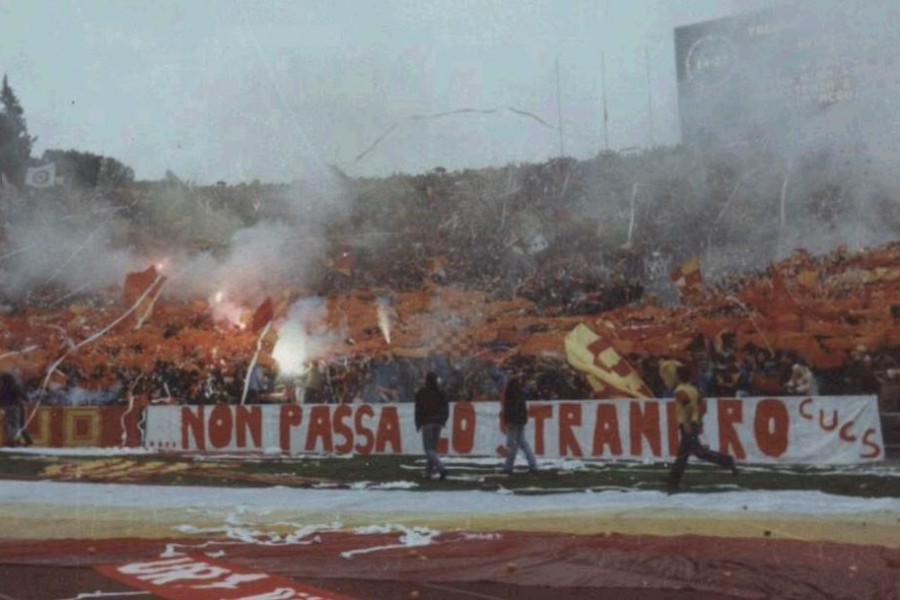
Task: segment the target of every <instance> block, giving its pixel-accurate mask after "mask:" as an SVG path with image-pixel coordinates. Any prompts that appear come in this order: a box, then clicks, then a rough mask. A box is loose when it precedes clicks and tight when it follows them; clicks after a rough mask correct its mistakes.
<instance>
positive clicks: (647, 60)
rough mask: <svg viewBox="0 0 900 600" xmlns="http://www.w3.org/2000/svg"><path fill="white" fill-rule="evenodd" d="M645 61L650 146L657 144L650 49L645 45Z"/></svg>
mask: <svg viewBox="0 0 900 600" xmlns="http://www.w3.org/2000/svg"><path fill="white" fill-rule="evenodd" d="M644 62H645V63H646V66H647V120H648V125H649V127H650V148H654V147H655V146H656V139H655V136H654V135H653V85H652V84H651V83H650V49H649V48H647V47H646V46H644Z"/></svg>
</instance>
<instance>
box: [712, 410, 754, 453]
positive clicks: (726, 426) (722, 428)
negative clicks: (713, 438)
mask: <svg viewBox="0 0 900 600" xmlns="http://www.w3.org/2000/svg"><path fill="white" fill-rule="evenodd" d="M716 407H717V409H718V413H719V451H720V452H724V453H725V454H731V455H732V456H734V457H735V458H736V459H738V460H743V459H745V458H747V453H746V452H745V451H744V445H743V444H741V438H740V436H739V435H738V432H737V429H736V428H735V426H734V425H735V423H743V422H744V404H743V403H742V402H741V401H740V400H730V399H729V400H725V399H719V401H718V403H716Z"/></svg>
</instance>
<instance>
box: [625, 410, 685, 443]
mask: <svg viewBox="0 0 900 600" xmlns="http://www.w3.org/2000/svg"><path fill="white" fill-rule="evenodd" d="M628 410H629V414H628V416H629V418H628V422H629V425H630V427H629V429H630V432H629V433H630V437H631V455H632V456H642V455H643V453H644V444H643V441H644V439H645V438H646V440H647V442H648V443H649V444H650V451H651V452H652V453H653V456H659V455H660V452H661V451H662V450H661V448H662V441H661V440H660V432H659V402H653V401H649V400H645V401H644V402H638V401H633V402H630V403H629V407H628ZM676 452H677V449H676Z"/></svg>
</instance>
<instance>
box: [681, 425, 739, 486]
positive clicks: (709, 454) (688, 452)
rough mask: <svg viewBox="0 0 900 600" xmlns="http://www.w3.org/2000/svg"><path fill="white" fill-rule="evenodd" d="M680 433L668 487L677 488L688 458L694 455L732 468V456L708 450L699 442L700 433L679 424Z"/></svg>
mask: <svg viewBox="0 0 900 600" xmlns="http://www.w3.org/2000/svg"><path fill="white" fill-rule="evenodd" d="M678 430H679V433H680V435H681V442H680V443H679V445H678V457H677V458H676V459H675V464H673V465H672V470H671V471H670V472H669V488H677V487H678V484H679V483H681V476H682V475H684V469H685V467H687V463H688V458H690V457H691V456H696V457H697V458H699V459H700V460H704V461H706V462H711V463H715V464H717V465H719V466H720V467H725V468H726V469H734V457H733V456H731V455H729V454H725V453H724V452H716V451H715V450H710V449H709V447H707V446H704V445H703V444H701V443H700V433H699V432H698V431H695V430H694V429H693V428H691V427H690V426H684V425H681V426H679V428H678Z"/></svg>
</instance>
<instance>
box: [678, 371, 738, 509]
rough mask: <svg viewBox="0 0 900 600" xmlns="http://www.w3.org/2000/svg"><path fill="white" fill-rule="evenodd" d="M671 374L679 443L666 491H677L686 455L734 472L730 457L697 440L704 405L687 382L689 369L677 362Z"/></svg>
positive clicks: (692, 386) (734, 467) (689, 373)
mask: <svg viewBox="0 0 900 600" xmlns="http://www.w3.org/2000/svg"><path fill="white" fill-rule="evenodd" d="M675 374H676V385H675V414H676V416H677V418H678V432H679V434H680V436H681V442H680V443H679V445H678V457H677V458H676V459H675V463H674V464H673V465H672V470H671V471H670V472H669V493H670V494H672V493H675V492H677V491H678V486H679V484H680V483H681V476H682V475H683V474H684V469H685V467H686V466H687V462H688V458H690V457H691V456H692V455H693V456H696V457H697V458H699V459H700V460H705V461H707V462H711V463H715V464H717V465H719V466H721V467H725V468H727V469H731V472H732V473H734V474H735V475H737V472H738V470H737V466H736V465H735V462H734V457H733V456H731V455H729V454H725V453H723V452H716V451H715V450H710V449H709V447H707V446H704V445H703V444H701V443H700V434H701V433H703V415H704V413H705V412H706V410H705V404H704V402H703V399H702V398H701V397H700V392H699V391H698V390H697V388H696V387H695V386H694V385H693V384H692V383H690V378H691V371H690V369H689V368H688V367H686V366H685V365H679V366H678V368H677V369H676V371H675Z"/></svg>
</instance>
